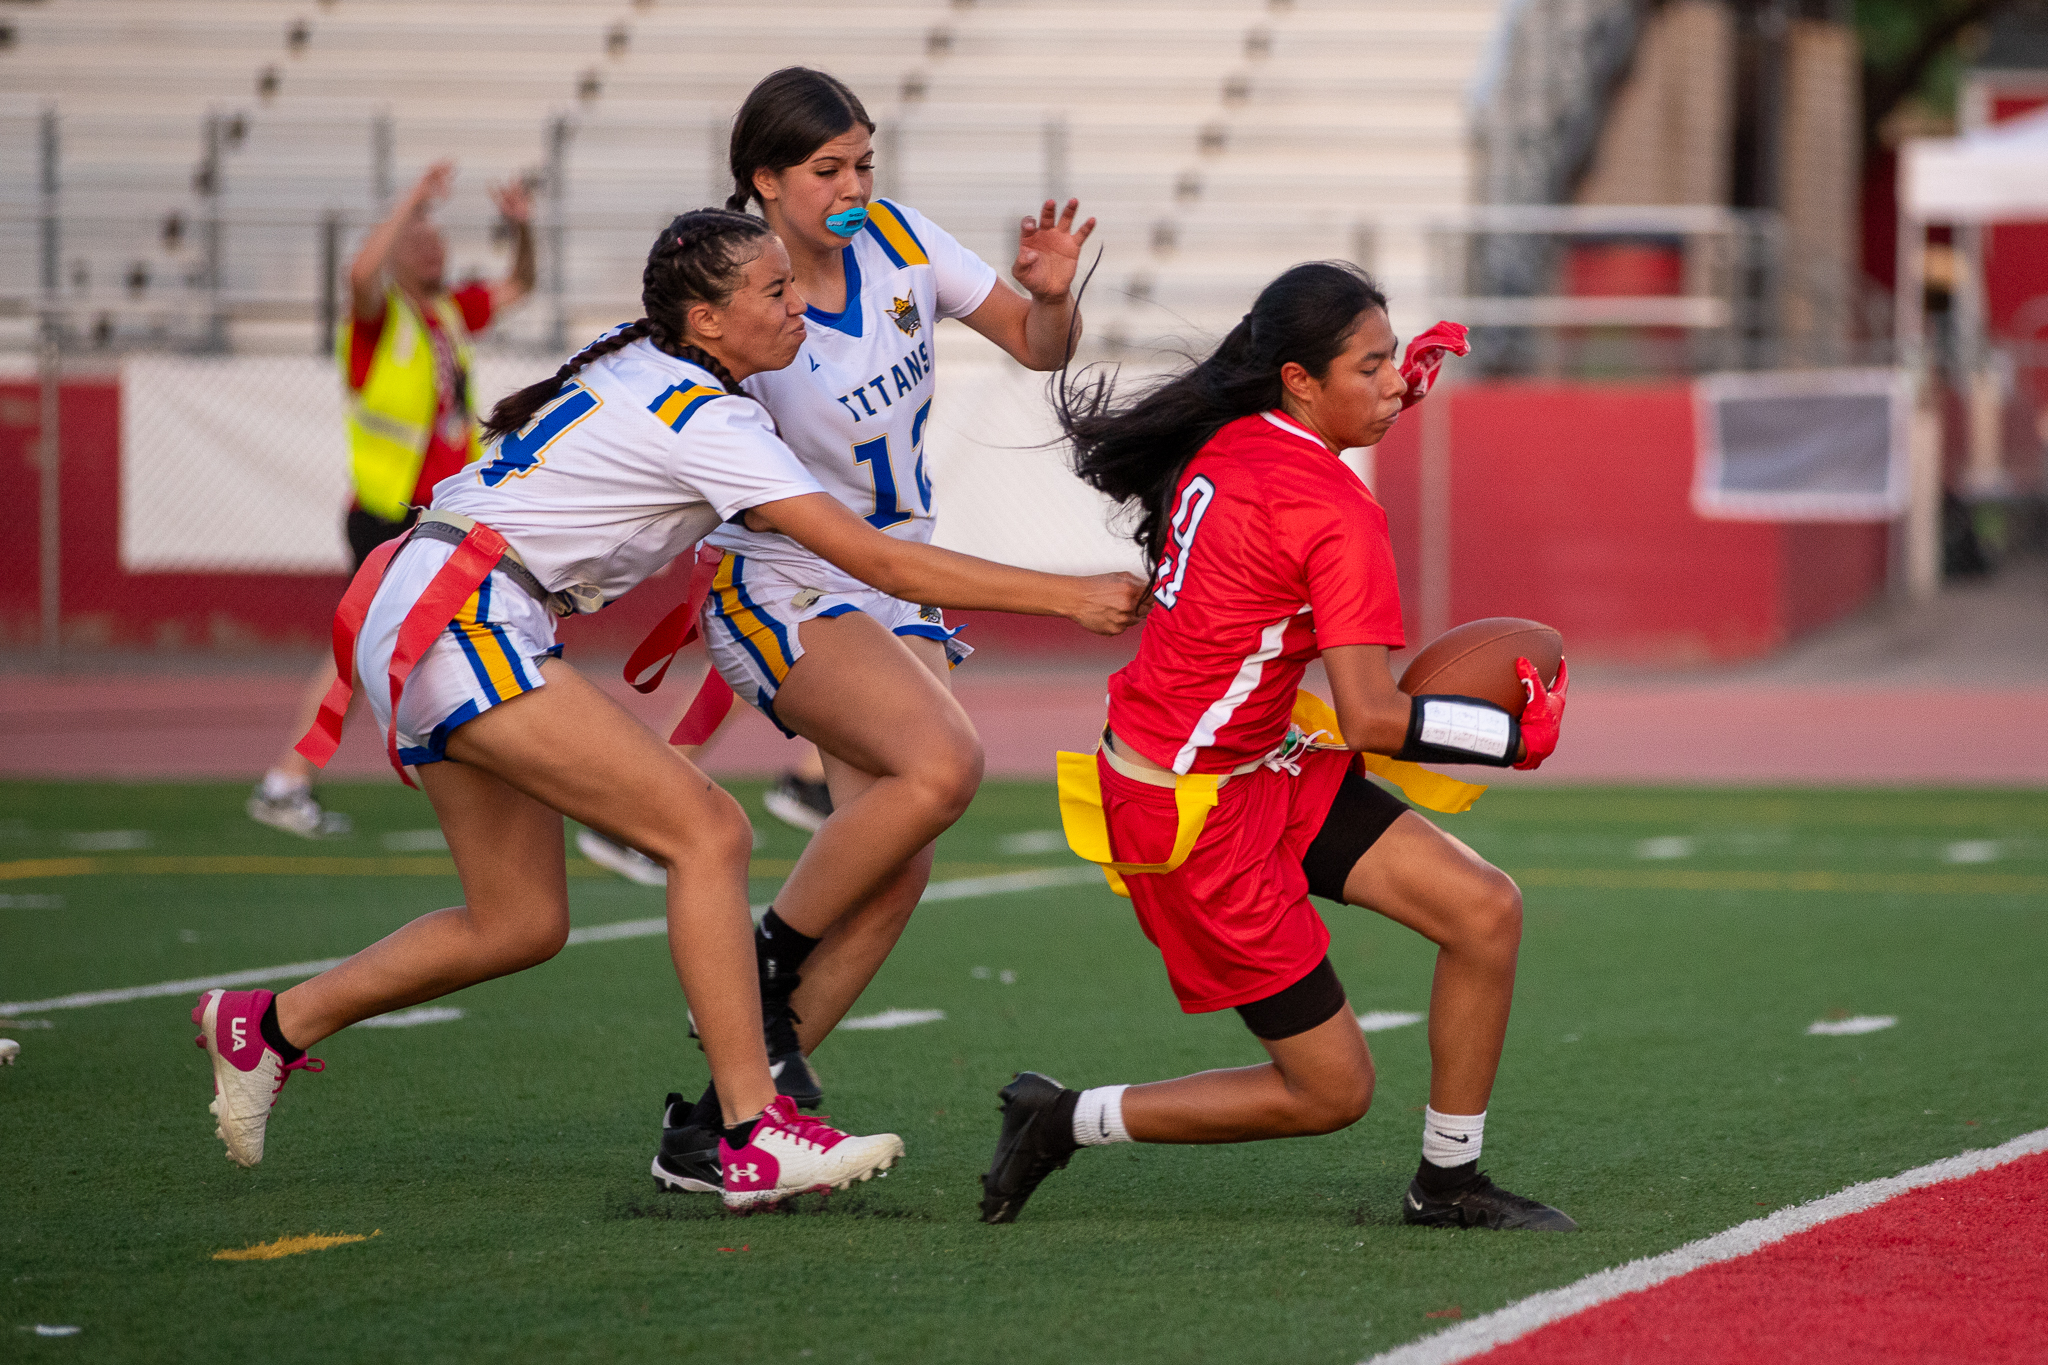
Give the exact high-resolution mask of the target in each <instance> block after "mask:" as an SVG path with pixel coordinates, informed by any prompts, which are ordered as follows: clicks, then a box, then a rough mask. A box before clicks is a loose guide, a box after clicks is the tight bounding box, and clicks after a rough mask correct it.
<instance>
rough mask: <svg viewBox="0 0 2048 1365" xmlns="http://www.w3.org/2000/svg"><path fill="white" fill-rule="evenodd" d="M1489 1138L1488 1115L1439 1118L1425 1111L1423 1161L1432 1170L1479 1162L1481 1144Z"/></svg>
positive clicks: (1432, 1111) (1426, 1106) (1448, 1115)
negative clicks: (1487, 1128)
mask: <svg viewBox="0 0 2048 1365" xmlns="http://www.w3.org/2000/svg"><path fill="white" fill-rule="evenodd" d="M1485 1136H1486V1111H1485V1110H1483V1109H1482V1110H1480V1111H1479V1112H1478V1113H1476V1114H1439V1113H1437V1112H1436V1110H1434V1109H1431V1108H1430V1107H1429V1106H1428V1105H1424V1106H1423V1107H1422V1159H1423V1160H1424V1161H1427V1162H1428V1163H1429V1164H1430V1165H1432V1166H1443V1167H1446V1168H1449V1167H1451V1166H1462V1165H1464V1164H1465V1163H1466V1162H1468V1161H1477V1160H1479V1147H1480V1143H1481V1142H1482V1140H1483V1139H1484V1138H1485Z"/></svg>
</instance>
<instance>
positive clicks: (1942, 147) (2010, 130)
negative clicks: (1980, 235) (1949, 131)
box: [1899, 110, 2048, 223]
mask: <svg viewBox="0 0 2048 1365" xmlns="http://www.w3.org/2000/svg"><path fill="white" fill-rule="evenodd" d="M1899 211H1900V213H1901V214H1902V215H1903V216H1904V217H1906V218H1907V219H1909V220H1912V221H1914V222H1920V223H1991V222H1999V223H2010V222H2024V221H2028V220H2034V219H2048V110H2043V111H2041V112H2040V113H2035V114H2028V115H2025V116H2024V117H2021V118H2016V119H2010V120H2007V121H2006V122H2003V123H1996V124H1993V125H1991V126H1990V127H1988V128H1978V129H1975V130H1973V131H1971V132H1969V133H1966V134H1964V135H1963V136H1962V137H1916V138H1912V139H1910V140H1909V141H1908V142H1907V143H1906V144H1905V146H1904V148H1903V149H1902V150H1901V154H1900V157H1899Z"/></svg>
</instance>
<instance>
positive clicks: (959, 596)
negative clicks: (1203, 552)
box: [747, 493, 1145, 635]
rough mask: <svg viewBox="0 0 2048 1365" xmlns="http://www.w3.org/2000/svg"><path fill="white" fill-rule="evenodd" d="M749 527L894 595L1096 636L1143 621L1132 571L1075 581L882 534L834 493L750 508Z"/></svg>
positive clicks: (1142, 589) (1140, 585) (1139, 590)
mask: <svg viewBox="0 0 2048 1365" xmlns="http://www.w3.org/2000/svg"><path fill="white" fill-rule="evenodd" d="M747 526H748V528H749V529H751V530H757V531H778V532H780V533H781V534H783V535H786V536H788V537H789V538H790V539H791V540H794V541H796V542H797V543H798V544H799V545H802V546H803V547H804V548H805V549H807V550H810V551H812V552H813V553H815V554H817V555H819V556H821V557H822V558H824V559H825V560H826V561H827V562H829V563H832V564H835V565H837V566H838V567H839V568H841V569H844V570H845V571H846V572H847V573H850V574H852V575H853V576H854V577H855V578H858V579H859V580H860V581H861V582H863V583H866V584H868V585H869V586H870V587H874V588H879V589H881V590H882V591H883V592H885V593H888V594H889V595H890V596H891V597H900V598H902V599H903V600H904V601H906V602H920V603H923V604H925V605H927V606H934V607H952V608H955V609H956V610H961V611H1013V612H1018V613H1021V614H1023V615H1026V616H1064V617H1066V618H1067V619H1068V620H1070V621H1073V622H1075V623H1076V624H1077V625H1080V626H1084V627H1086V628H1087V629H1089V630H1091V631H1094V632H1095V633H1096V634H1097V635H1116V634H1119V633H1121V632H1123V631H1124V630H1127V629H1129V628H1130V626H1131V625H1132V623H1134V622H1135V621H1136V620H1137V619H1138V607H1139V603H1140V602H1141V601H1142V599H1143V597H1144V592H1145V584H1144V583H1143V582H1142V581H1141V580H1140V579H1138V578H1137V577H1136V576H1135V575H1133V574H1127V573H1106V574H1094V575H1091V576H1089V577H1086V578H1073V577H1069V576H1068V575H1066V574H1052V573H1039V572H1037V571H1036V570H1033V569H1017V568H1012V567H1010V566H1009V565H1007V564H996V563H992V562H991V561H989V560H986V559H976V558H975V557H974V556H973V555H963V554H955V553H954V552H953V551H951V550H941V549H940V548H939V547H938V546H936V545H923V544H920V543H918V542H916V541H910V540H898V539H896V538H895V537H894V536H885V535H883V534H882V533H881V532H880V531H877V530H876V529H875V528H874V527H872V526H870V525H868V524H867V523H866V522H865V521H863V520H861V519H860V518H859V517H857V516H855V515H854V514H853V513H852V512H851V511H850V510H848V508H847V507H846V505H845V504H844V503H842V502H840V501H839V500H838V499H837V498H835V497H833V496H832V495H831V494H829V493H806V494H804V495H803V496H801V497H795V498H783V499H781V500H779V501H777V502H770V503H763V504H762V505H761V506H759V507H753V508H749V509H748V510H747Z"/></svg>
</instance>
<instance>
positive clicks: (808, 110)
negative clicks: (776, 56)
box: [725, 66, 875, 212]
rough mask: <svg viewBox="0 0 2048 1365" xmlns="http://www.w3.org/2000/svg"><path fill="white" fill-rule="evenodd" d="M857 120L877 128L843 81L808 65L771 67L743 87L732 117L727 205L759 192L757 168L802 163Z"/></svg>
mask: <svg viewBox="0 0 2048 1365" xmlns="http://www.w3.org/2000/svg"><path fill="white" fill-rule="evenodd" d="M856 123H857V124H859V125H860V126H861V127H863V128H865V129H867V130H868V131H869V132H871V133H872V132H874V131H875V121H874V120H873V119H871V118H869V117H868V111H867V109H866V108H865V107H864V106H862V104H861V102H860V96H858V95H856V94H854V93H853V91H851V90H849V89H848V88H847V87H846V84H845V82H843V81H840V80H838V79H837V78H835V77H832V76H828V75H826V74H825V73H824V72H822V71H813V70H811V68H809V67H807V66H785V67H783V68H782V70H780V71H771V72H769V73H768V74H767V75H765V76H763V77H762V78H761V81H760V84H758V85H756V86H755V87H754V88H753V89H752V90H750V91H748V92H747V98H746V99H745V100H744V101H743V102H742V103H741V104H740V111H739V113H738V114H737V115H735V116H734V118H733V121H732V143H731V146H730V148H729V152H728V160H729V163H730V165H731V167H732V194H731V195H730V196H729V197H728V198H727V199H726V201H725V206H726V207H727V208H728V209H731V210H733V211H734V212H739V211H740V210H742V209H744V208H746V206H747V204H748V202H749V201H750V200H754V199H758V198H759V197H760V194H759V192H758V191H757V190H755V188H754V172H755V171H786V170H788V169H789V168H790V167H791V166H801V165H803V164H804V163H805V162H806V161H809V160H810V159H811V157H812V156H813V155H814V154H816V152H817V150H818V148H820V147H822V146H824V145H825V144H826V143H828V142H830V141H831V140H832V139H833V138H835V137H838V136H840V135H841V134H842V133H845V132H848V131H850V130H851V129H852V128H853V126H854V125H855V124H856Z"/></svg>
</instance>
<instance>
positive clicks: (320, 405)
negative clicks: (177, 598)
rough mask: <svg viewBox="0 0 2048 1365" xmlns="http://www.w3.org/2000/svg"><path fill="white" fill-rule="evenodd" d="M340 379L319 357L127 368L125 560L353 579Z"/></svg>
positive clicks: (134, 362) (169, 361)
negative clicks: (345, 517) (350, 575)
mask: <svg viewBox="0 0 2048 1365" xmlns="http://www.w3.org/2000/svg"><path fill="white" fill-rule="evenodd" d="M348 503H349V480H348V438H347V437H346V435H345V434H344V433H343V430H342V394H341V381H340V378H339V377H338V376H337V375H336V373H335V369H334V366H333V364H332V363H330V362H328V361H324V360H320V359H316V358H315V357H312V356H303V357H294V356H274V357H273V356H235V357H224V358H218V359H215V358H199V357H190V356H137V357H135V358H133V359H131V360H129V361H128V362H126V363H125V364H124V365H123V366H122V368H121V567H122V568H123V569H126V570H128V571H130V572H134V573H165V572H171V573H178V572H182V573H193V572H200V573H205V572H214V573H218V572H223V571H225V572H243V573H343V572H346V571H347V570H348V567H349V553H348V541H347V539H346V537H345V536H344V535H343V532H342V517H343V515H344V513H346V511H347V510H348Z"/></svg>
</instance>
